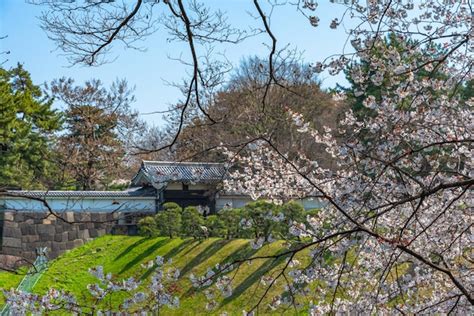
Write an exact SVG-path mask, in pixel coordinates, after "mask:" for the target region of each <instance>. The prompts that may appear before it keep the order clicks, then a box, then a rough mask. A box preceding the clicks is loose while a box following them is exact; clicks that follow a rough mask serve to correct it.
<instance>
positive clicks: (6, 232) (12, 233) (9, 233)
mask: <svg viewBox="0 0 474 316" xmlns="http://www.w3.org/2000/svg"><path fill="white" fill-rule="evenodd" d="M21 235H22V233H21V230H20V229H19V228H15V227H9V226H5V227H3V236H4V237H13V238H21Z"/></svg>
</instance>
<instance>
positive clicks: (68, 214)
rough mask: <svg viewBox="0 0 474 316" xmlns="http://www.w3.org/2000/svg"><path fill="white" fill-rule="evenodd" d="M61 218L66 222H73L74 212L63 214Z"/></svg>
mask: <svg viewBox="0 0 474 316" xmlns="http://www.w3.org/2000/svg"><path fill="white" fill-rule="evenodd" d="M64 215H65V216H63V218H65V219H66V221H68V222H74V212H65V213H64Z"/></svg>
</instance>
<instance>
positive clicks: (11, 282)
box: [0, 268, 27, 307]
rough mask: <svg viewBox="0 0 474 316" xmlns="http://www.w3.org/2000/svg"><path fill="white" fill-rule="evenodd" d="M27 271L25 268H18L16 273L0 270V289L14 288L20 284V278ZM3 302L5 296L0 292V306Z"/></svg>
mask: <svg viewBox="0 0 474 316" xmlns="http://www.w3.org/2000/svg"><path fill="white" fill-rule="evenodd" d="M26 273H27V269H24V268H22V269H20V270H18V271H17V272H16V273H11V272H7V271H1V272H0V289H5V290H10V289H11V288H16V287H17V286H18V284H20V282H21V280H22V279H23V277H24V276H25V274H26ZM4 303H5V297H4V296H3V293H1V294H0V307H1V306H2V305H3V304H4Z"/></svg>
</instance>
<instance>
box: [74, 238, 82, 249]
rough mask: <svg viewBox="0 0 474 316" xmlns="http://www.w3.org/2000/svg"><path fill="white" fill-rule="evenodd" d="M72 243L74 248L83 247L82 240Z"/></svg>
mask: <svg viewBox="0 0 474 316" xmlns="http://www.w3.org/2000/svg"><path fill="white" fill-rule="evenodd" d="M73 243H74V248H76V247H80V246H82V245H84V241H83V240H82V239H76V240H74V241H73Z"/></svg>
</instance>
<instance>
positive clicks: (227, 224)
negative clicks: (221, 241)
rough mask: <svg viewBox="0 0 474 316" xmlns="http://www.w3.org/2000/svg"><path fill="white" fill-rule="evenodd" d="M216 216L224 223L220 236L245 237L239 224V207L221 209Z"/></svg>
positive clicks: (240, 212) (228, 237)
mask: <svg viewBox="0 0 474 316" xmlns="http://www.w3.org/2000/svg"><path fill="white" fill-rule="evenodd" d="M218 216H219V219H220V220H221V221H222V223H223V224H224V235H223V236H222V237H225V238H226V239H231V238H245V236H244V233H245V232H244V231H243V229H242V227H241V226H240V221H241V220H242V218H243V211H242V210H241V209H230V210H222V211H220V213H219V215H218Z"/></svg>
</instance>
